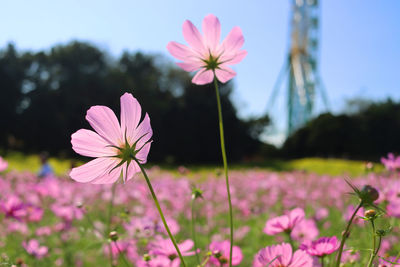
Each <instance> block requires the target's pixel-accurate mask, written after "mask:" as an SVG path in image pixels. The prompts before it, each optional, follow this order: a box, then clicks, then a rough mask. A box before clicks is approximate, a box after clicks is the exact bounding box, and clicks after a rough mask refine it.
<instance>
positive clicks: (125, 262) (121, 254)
mask: <svg viewBox="0 0 400 267" xmlns="http://www.w3.org/2000/svg"><path fill="white" fill-rule="evenodd" d="M113 242H114V245H115V247H116V248H117V250H118V254H119V255H120V256H121V258H122V261H123V262H124V264H125V265H126V266H128V267H130V265H129V263H128V262H127V261H126V259H125V254H124V253H122V251H121V249H120V248H119V246H118V243H117V242H116V241H113Z"/></svg>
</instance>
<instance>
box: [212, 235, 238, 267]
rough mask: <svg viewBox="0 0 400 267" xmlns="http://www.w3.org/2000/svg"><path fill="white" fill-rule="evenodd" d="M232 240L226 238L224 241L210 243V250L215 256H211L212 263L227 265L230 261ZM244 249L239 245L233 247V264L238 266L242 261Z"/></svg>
mask: <svg viewBox="0 0 400 267" xmlns="http://www.w3.org/2000/svg"><path fill="white" fill-rule="evenodd" d="M230 244H231V243H230V242H229V241H227V240H225V241H222V242H217V241H213V242H212V243H211V244H210V251H211V252H212V253H213V256H212V257H211V258H210V263H212V264H214V265H215V266H227V265H228V263H229V251H230ZM242 259H243V254H242V250H241V249H240V248H239V247H238V246H233V248H232V265H233V266H236V265H239V264H240V263H241V262H242Z"/></svg>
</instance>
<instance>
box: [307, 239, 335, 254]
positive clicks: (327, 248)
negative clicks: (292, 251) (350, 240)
mask: <svg viewBox="0 0 400 267" xmlns="http://www.w3.org/2000/svg"><path fill="white" fill-rule="evenodd" d="M339 246H340V243H339V241H338V240H337V238H336V236H334V237H321V238H319V239H318V240H316V241H312V242H311V241H306V242H304V243H303V244H301V246H300V249H301V250H304V251H306V252H307V253H308V254H310V255H311V256H317V257H323V256H325V255H329V254H332V253H333V252H335V251H336V250H338V249H339Z"/></svg>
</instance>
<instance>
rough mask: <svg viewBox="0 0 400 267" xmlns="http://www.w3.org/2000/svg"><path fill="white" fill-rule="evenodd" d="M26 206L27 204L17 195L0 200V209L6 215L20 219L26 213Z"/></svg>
mask: <svg viewBox="0 0 400 267" xmlns="http://www.w3.org/2000/svg"><path fill="white" fill-rule="evenodd" d="M26 206H27V205H26V204H25V203H23V202H22V200H21V199H19V198H18V197H17V196H15V195H11V196H9V197H7V199H6V200H5V201H1V202H0V211H2V212H3V213H4V214H5V216H6V217H9V218H14V219H17V220H21V219H22V218H24V217H25V216H26V215H27V214H28V213H27V210H26Z"/></svg>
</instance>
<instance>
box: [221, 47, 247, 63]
mask: <svg viewBox="0 0 400 267" xmlns="http://www.w3.org/2000/svg"><path fill="white" fill-rule="evenodd" d="M246 56H247V51H246V50H240V51H239V52H237V53H235V54H223V55H222V56H221V58H220V60H221V62H223V63H224V64H226V65H234V64H237V63H239V62H240V61H242V60H243V58H245V57H246Z"/></svg>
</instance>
